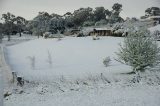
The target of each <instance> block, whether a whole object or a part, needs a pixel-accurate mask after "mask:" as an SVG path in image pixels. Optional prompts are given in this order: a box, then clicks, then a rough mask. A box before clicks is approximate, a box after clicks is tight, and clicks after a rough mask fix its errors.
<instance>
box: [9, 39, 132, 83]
mask: <svg viewBox="0 0 160 106" xmlns="http://www.w3.org/2000/svg"><path fill="white" fill-rule="evenodd" d="M122 40H123V38H114V37H102V38H101V39H100V40H96V41H94V40H92V37H83V38H76V37H66V38H63V39H62V40H60V41H58V40H57V39H37V40H32V41H29V42H25V43H21V44H17V45H14V46H9V47H7V54H8V59H9V60H10V61H9V63H10V65H11V67H12V68H13V70H15V71H17V72H18V74H19V75H21V76H23V77H24V78H25V79H26V80H31V81H35V80H37V81H40V80H41V81H43V80H47V81H52V80H56V79H58V78H59V77H61V76H63V77H65V78H83V77H87V76H90V75H97V74H100V73H116V72H118V73H120V72H125V71H128V72H129V71H130V70H131V69H130V67H129V66H125V65H122V64H120V63H118V62H116V61H115V58H116V54H115V52H116V51H117V50H118V47H119V46H118V44H119V43H120V42H121V41H122ZM107 56H110V58H111V59H112V61H111V64H110V66H109V67H108V68H106V67H105V66H104V65H103V59H104V58H105V57H107ZM33 57H35V67H32V66H31V60H30V58H33ZM49 61H50V63H49ZM114 67H115V68H114ZM113 68H114V69H116V70H111V69H113Z"/></svg>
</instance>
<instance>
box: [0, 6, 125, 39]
mask: <svg viewBox="0 0 160 106" xmlns="http://www.w3.org/2000/svg"><path fill="white" fill-rule="evenodd" d="M121 11H122V4H119V3H115V4H114V5H113V6H112V10H108V9H105V8H104V7H96V8H95V9H93V8H91V7H87V8H79V9H77V10H75V11H74V12H73V13H71V12H67V13H65V14H64V15H59V14H55V13H53V14H49V13H47V12H39V13H38V15H37V16H36V17H34V18H33V19H32V20H30V21H28V20H26V19H25V18H23V17H21V16H15V15H13V14H12V13H9V12H8V13H6V14H2V18H1V19H2V20H3V21H4V23H0V29H1V30H0V31H1V32H2V33H4V34H5V35H8V40H10V35H12V34H15V33H19V35H20V37H21V32H22V31H24V30H27V31H30V32H31V33H34V34H36V35H38V36H39V35H42V34H43V33H44V32H47V31H49V32H52V33H57V32H60V33H63V32H64V31H65V30H66V29H68V28H79V27H83V26H93V25H101V24H107V23H110V24H113V23H116V22H123V21H124V20H123V18H121V17H120V15H119V14H120V12H121ZM2 29H3V30H2Z"/></svg>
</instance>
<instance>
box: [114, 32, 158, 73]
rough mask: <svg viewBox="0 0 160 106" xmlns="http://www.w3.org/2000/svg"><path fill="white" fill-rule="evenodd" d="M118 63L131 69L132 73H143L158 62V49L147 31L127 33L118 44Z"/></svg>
mask: <svg viewBox="0 0 160 106" xmlns="http://www.w3.org/2000/svg"><path fill="white" fill-rule="evenodd" d="M116 54H117V55H118V59H117V60H118V61H119V62H121V63H124V64H127V65H130V66H132V67H133V71H144V70H145V68H150V67H153V66H155V65H157V64H158V63H159V62H160V48H159V47H158V44H157V43H156V41H155V40H154V39H153V38H152V37H151V36H150V33H149V32H148V31H147V30H144V29H143V30H138V31H136V32H129V34H128V36H127V37H126V38H125V39H124V42H123V44H120V49H119V52H118V53H116Z"/></svg>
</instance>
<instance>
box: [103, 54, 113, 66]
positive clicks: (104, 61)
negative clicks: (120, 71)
mask: <svg viewBox="0 0 160 106" xmlns="http://www.w3.org/2000/svg"><path fill="white" fill-rule="evenodd" d="M110 62H111V59H110V57H109V56H108V57H106V58H105V59H104V60H103V64H104V65H105V66H106V67H108V66H109V64H110Z"/></svg>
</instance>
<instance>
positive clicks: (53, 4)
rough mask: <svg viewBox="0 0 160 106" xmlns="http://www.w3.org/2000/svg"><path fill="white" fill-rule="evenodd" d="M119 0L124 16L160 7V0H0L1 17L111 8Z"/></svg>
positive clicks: (139, 14)
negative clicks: (5, 14)
mask: <svg viewBox="0 0 160 106" xmlns="http://www.w3.org/2000/svg"><path fill="white" fill-rule="evenodd" d="M117 2H118V3H121V4H122V5H123V11H122V13H121V16H122V17H123V18H125V17H133V16H134V17H140V16H142V15H144V11H145V9H146V8H148V7H152V6H157V7H160V0H0V17H1V14H3V13H6V12H11V13H13V14H14V15H16V16H18V15H19V16H22V17H24V18H26V19H32V18H34V17H35V16H36V15H37V14H38V12H39V11H46V12H48V13H57V14H61V15H62V14H64V13H66V12H68V11H70V12H73V11H74V10H75V9H78V8H80V7H92V8H95V7H97V6H104V7H105V8H106V9H109V10H111V7H112V6H113V4H114V3H117Z"/></svg>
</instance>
